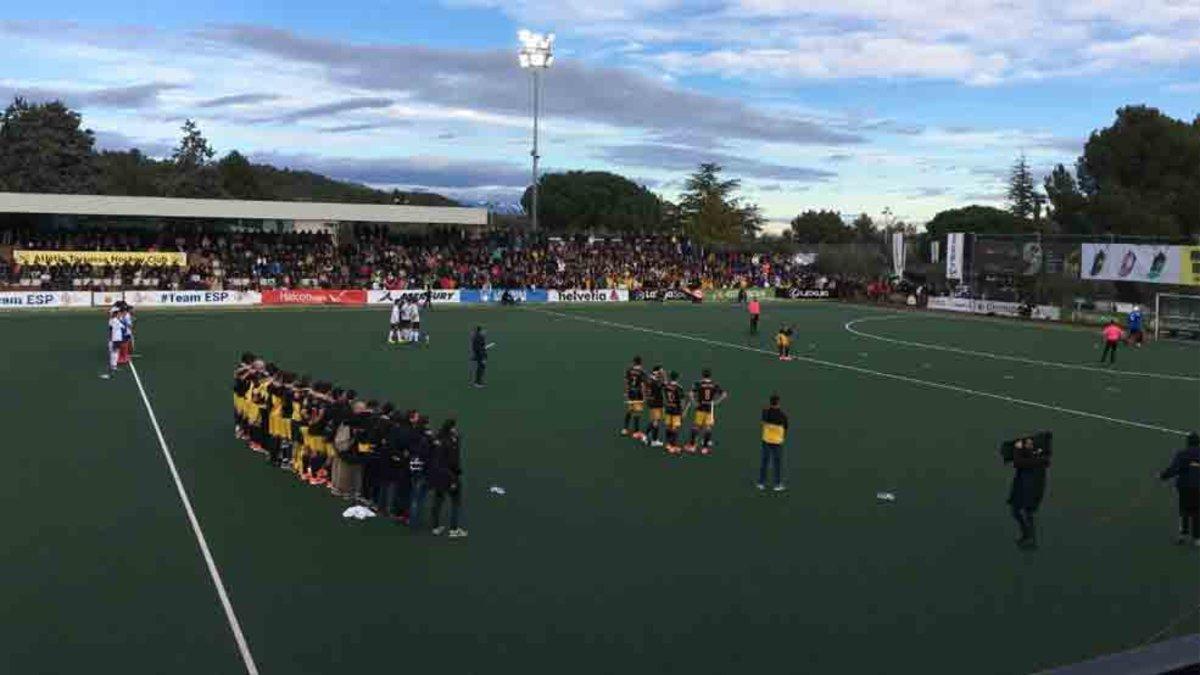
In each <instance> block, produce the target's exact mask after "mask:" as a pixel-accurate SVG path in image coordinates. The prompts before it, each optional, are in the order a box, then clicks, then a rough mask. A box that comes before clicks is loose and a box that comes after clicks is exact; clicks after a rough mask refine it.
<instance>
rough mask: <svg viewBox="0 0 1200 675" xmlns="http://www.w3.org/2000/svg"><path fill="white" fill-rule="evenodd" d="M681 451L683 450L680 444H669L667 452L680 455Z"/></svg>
mask: <svg viewBox="0 0 1200 675" xmlns="http://www.w3.org/2000/svg"><path fill="white" fill-rule="evenodd" d="M680 452H681V450H680V447H679V446H678V445H668V446H667V454H668V455H678V454H679V453H680Z"/></svg>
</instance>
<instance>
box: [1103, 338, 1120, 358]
mask: <svg viewBox="0 0 1200 675" xmlns="http://www.w3.org/2000/svg"><path fill="white" fill-rule="evenodd" d="M1118 344H1120V343H1119V342H1105V343H1104V353H1103V354H1101V355H1100V363H1104V361H1105V359H1107V360H1108V362H1109V363H1116V362H1117V345H1118Z"/></svg>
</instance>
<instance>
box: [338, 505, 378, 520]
mask: <svg viewBox="0 0 1200 675" xmlns="http://www.w3.org/2000/svg"><path fill="white" fill-rule="evenodd" d="M342 517H343V518H353V519H355V520H366V519H367V518H374V517H375V512H374V511H372V510H371V509H368V508H367V507H365V506H351V507H350V508H348V509H346V510H345V511H342Z"/></svg>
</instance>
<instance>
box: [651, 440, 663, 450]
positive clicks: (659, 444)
mask: <svg viewBox="0 0 1200 675" xmlns="http://www.w3.org/2000/svg"><path fill="white" fill-rule="evenodd" d="M662 446H663V442H662V441H650V447H652V448H661V447H662Z"/></svg>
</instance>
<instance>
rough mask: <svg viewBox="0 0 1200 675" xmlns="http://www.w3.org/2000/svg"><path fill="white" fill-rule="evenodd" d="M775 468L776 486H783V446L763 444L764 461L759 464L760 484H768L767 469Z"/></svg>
mask: <svg viewBox="0 0 1200 675" xmlns="http://www.w3.org/2000/svg"><path fill="white" fill-rule="evenodd" d="M768 465H774V466H775V484H776V485H783V446H782V445H779V444H777V443H765V442H764V443H763V444H762V460H761V461H760V462H759V463H758V484H759V485H765V484H766V483H767V467H768Z"/></svg>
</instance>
